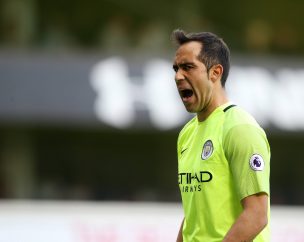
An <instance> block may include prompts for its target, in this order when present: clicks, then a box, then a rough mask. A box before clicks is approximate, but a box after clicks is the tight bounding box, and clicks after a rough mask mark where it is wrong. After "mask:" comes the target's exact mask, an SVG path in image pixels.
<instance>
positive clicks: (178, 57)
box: [175, 41, 202, 62]
mask: <svg viewBox="0 0 304 242" xmlns="http://www.w3.org/2000/svg"><path fill="white" fill-rule="evenodd" d="M201 49H202V44H201V43H200V42H198V41H191V42H188V43H185V44H182V45H181V46H180V47H179V48H178V49H177V51H176V53H175V62H184V61H195V60H197V57H198V56H199V54H200V52H201Z"/></svg>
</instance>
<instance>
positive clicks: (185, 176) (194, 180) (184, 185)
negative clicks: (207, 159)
mask: <svg viewBox="0 0 304 242" xmlns="http://www.w3.org/2000/svg"><path fill="white" fill-rule="evenodd" d="M211 180H212V174H211V173H210V172H209V171H200V172H192V173H191V172H182V173H179V174H178V184H179V185H180V189H181V192H200V191H201V190H202V184H203V183H204V182H210V181H211Z"/></svg>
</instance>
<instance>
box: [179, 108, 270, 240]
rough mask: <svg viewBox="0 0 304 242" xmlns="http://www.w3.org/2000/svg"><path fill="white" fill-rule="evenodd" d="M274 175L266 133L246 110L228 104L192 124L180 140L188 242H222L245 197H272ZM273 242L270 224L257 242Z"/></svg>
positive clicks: (181, 186) (185, 230) (193, 121)
mask: <svg viewBox="0 0 304 242" xmlns="http://www.w3.org/2000/svg"><path fill="white" fill-rule="evenodd" d="M269 173H270V148H269V144H268V141H267V138H266V134H265V132H264V131H263V129H262V128H261V127H260V126H259V125H258V124H257V122H256V121H255V120H254V119H253V118H252V117H251V116H250V115H249V114H248V113H246V112H245V111H243V110H242V109H241V108H239V107H237V106H235V105H230V104H225V105H222V106H220V107H218V108H217V109H216V110H214V111H213V112H212V113H211V114H210V116H209V117H208V118H207V119H206V120H205V121H203V122H198V120H197V117H194V118H193V119H192V120H190V121H189V122H188V123H187V124H186V125H185V127H184V128H183V129H182V131H181V132H180V134H179V137H178V182H179V186H180V190H181V195H182V202H183V208H184V214H185V220H184V226H183V240H184V242H221V241H222V240H223V238H224V236H225V235H226V233H227V232H228V230H229V229H230V227H231V226H232V224H233V223H234V222H235V221H236V219H237V217H238V216H239V214H240V213H241V211H242V206H241V200H242V199H243V198H245V197H247V196H249V195H252V194H256V193H259V192H265V193H267V194H268V197H269ZM268 204H269V203H268ZM268 211H269V208H268ZM269 237H270V231H269V226H268V225H267V227H266V228H265V229H264V230H263V231H262V232H261V233H260V234H259V235H258V236H257V237H256V238H255V240H254V242H269V241H270V238H269Z"/></svg>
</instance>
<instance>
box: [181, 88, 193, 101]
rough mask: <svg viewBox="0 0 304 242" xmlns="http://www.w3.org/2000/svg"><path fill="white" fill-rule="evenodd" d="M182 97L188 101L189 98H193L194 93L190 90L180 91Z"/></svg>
mask: <svg viewBox="0 0 304 242" xmlns="http://www.w3.org/2000/svg"><path fill="white" fill-rule="evenodd" d="M180 95H181V97H182V98H183V99H187V98H190V97H192V95H193V91H192V90H190V89H184V90H181V91H180Z"/></svg>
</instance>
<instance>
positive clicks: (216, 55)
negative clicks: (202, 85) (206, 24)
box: [172, 29, 230, 87]
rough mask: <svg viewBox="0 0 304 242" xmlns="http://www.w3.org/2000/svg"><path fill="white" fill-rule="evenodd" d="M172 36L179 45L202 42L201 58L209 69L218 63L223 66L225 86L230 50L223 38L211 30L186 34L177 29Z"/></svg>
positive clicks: (222, 79) (223, 82)
mask: <svg viewBox="0 0 304 242" xmlns="http://www.w3.org/2000/svg"><path fill="white" fill-rule="evenodd" d="M172 38H173V39H174V40H175V41H176V42H177V44H178V45H179V46H181V45H183V44H185V43H188V42H191V41H197V42H200V43H202V49H201V52H200V55H199V56H198V58H199V60H200V61H201V62H202V63H204V64H205V66H206V68H207V71H208V72H209V70H210V68H211V67H212V66H214V65H216V64H221V65H222V66H223V69H224V70H223V74H222V78H221V84H222V86H223V87H225V83H226V80H227V77H228V74H229V69H230V51H229V48H228V46H227V45H226V43H225V42H224V41H223V39H221V38H219V37H218V36H217V35H215V34H213V33H210V32H199V33H189V34H186V33H185V32H184V31H183V30H180V29H176V30H174V31H173V33H172Z"/></svg>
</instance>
